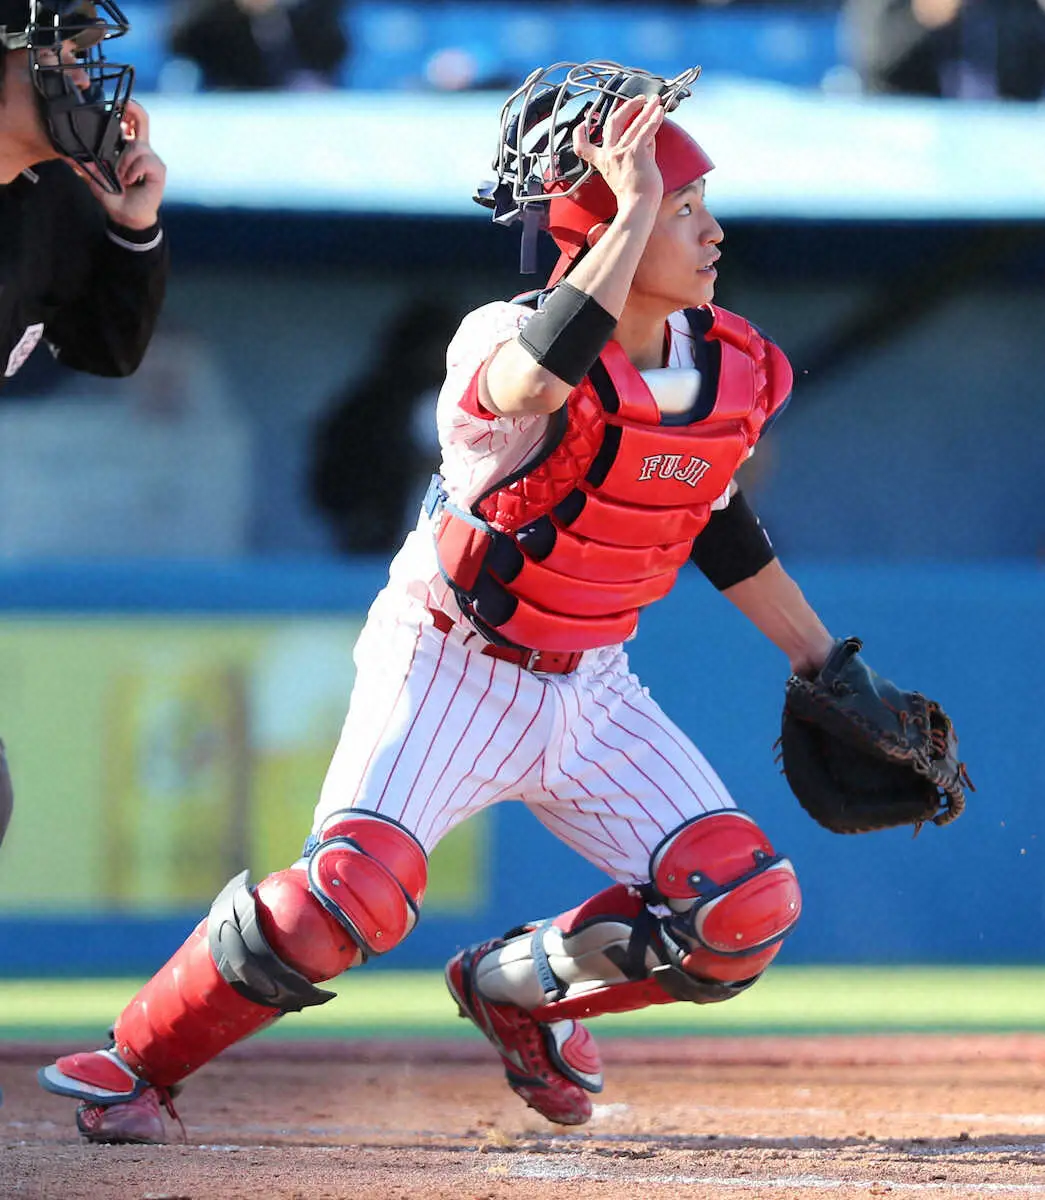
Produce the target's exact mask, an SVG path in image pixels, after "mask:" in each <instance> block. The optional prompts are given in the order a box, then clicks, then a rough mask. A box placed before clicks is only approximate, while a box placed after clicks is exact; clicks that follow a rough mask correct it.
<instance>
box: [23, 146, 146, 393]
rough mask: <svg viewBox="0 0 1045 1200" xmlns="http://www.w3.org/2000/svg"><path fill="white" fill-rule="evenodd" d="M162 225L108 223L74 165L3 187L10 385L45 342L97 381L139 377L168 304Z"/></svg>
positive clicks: (40, 170)
mask: <svg viewBox="0 0 1045 1200" xmlns="http://www.w3.org/2000/svg"><path fill="white" fill-rule="evenodd" d="M167 260H168V256H167V247H166V243H165V239H164V238H163V236H162V234H161V232H160V228H159V226H158V225H157V226H156V227H155V228H153V229H147V230H144V231H137V230H130V229H124V228H122V227H121V226H118V225H113V224H112V223H109V222H107V221H106V217H105V213H104V210H103V209H102V208H101V206H100V205H99V204H98V202H97V201H96V200H95V198H94V196H92V195H91V191H90V189H89V188H88V187H87V185H86V184H85V183H84V182H83V180H81V179H79V178H78V177H77V175H76V173H75V172H74V171H73V170H72V168H71V167H69V166H68V165H67V164H66V163H63V162H60V161H54V162H47V163H42V164H40V165H39V166H37V167H34V168H33V170H32V171H31V172H29V171H27V172H25V173H24V174H22V175H20V176H19V177H18V178H17V179H15V180H13V181H12V182H11V183H9V184H6V185H0V387H2V386H3V384H4V382H5V380H6V379H10V378H11V376H12V375H14V374H15V372H16V371H17V370H18V368H19V367H20V366H21V365H22V363H23V362H25V360H26V359H27V358H28V357H29V355H30V354H31V353H32V350H33V348H34V347H35V346H36V345H37V343H38V342H39V341H40V340H41V339H43V340H45V341H46V342H47V343H48V344H49V345H50V346H51V348H52V350H53V351H54V353H55V355H56V357H57V358H58V360H59V361H60V362H62V363H64V364H66V365H67V366H69V367H73V368H75V369H76V370H78V371H89V372H90V373H91V374H93V375H129V374H130V373H131V372H132V371H133V370H134V369H135V368H136V367H137V366H138V364H139V363H140V362H141V360H142V357H143V355H144V354H145V348H146V347H147V346H148V344H149V338H150V337H151V336H152V331H153V326H154V325H155V323H156V317H157V315H158V313H159V311H160V305H161V304H162V303H163V293H164V287H165V285H166V280H167Z"/></svg>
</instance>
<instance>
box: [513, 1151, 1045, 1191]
mask: <svg viewBox="0 0 1045 1200" xmlns="http://www.w3.org/2000/svg"><path fill="white" fill-rule="evenodd" d="M497 1173H498V1174H500V1172H497ZM505 1174H506V1175H507V1177H508V1178H509V1179H511V1178H521V1179H548V1180H555V1181H557V1182H563V1181H566V1180H573V1181H575V1182H584V1183H621V1182H622V1180H621V1177H620V1175H611V1174H608V1173H606V1172H602V1171H591V1170H588V1169H587V1168H586V1167H584V1166H582V1165H581V1164H579V1163H562V1162H553V1163H542V1162H536V1161H534V1160H532V1159H530V1160H528V1161H522V1162H517V1163H513V1164H512V1167H511V1169H510V1170H508V1171H507V1172H505ZM631 1181H633V1182H635V1183H639V1184H641V1185H642V1186H643V1187H646V1186H648V1185H651V1184H666V1185H669V1186H672V1187H678V1186H679V1185H682V1186H684V1187H716V1188H723V1189H727V1190H728V1189H730V1188H733V1189H736V1190H738V1191H754V1190H755V1189H756V1188H757V1189H758V1190H759V1191H766V1190H771V1189H783V1188H803V1189H805V1190H806V1191H814V1192H837V1191H841V1190H842V1189H843V1188H846V1189H853V1188H867V1189H869V1190H870V1189H877V1190H878V1191H879V1192H884V1191H885V1190H886V1189H889V1190H890V1191H893V1192H946V1193H948V1194H950V1195H953V1194H955V1193H958V1194H960V1195H968V1196H984V1195H1003V1196H1045V1184H1038V1183H958V1182H950V1181H947V1180H940V1181H938V1182H933V1183H905V1182H903V1181H901V1180H898V1179H830V1178H828V1177H827V1176H825V1175H809V1174H804V1175H778V1176H774V1177H773V1178H766V1177H765V1176H759V1177H757V1178H752V1179H741V1178H738V1177H736V1176H732V1175H683V1174H647V1173H645V1172H643V1173H642V1174H641V1175H635V1176H634V1178H633V1180H631ZM872 1194H874V1192H872Z"/></svg>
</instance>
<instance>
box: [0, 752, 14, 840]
mask: <svg viewBox="0 0 1045 1200" xmlns="http://www.w3.org/2000/svg"><path fill="white" fill-rule="evenodd" d="M14 804H15V789H14V784H13V783H12V782H11V772H10V771H9V770H8V768H7V755H6V754H5V753H4V743H3V741H0V843H2V842H3V840H4V834H5V833H6V832H7V823H8V821H10V819H11V809H12V808H14Z"/></svg>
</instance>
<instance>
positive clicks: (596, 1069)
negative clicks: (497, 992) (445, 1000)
mask: <svg viewBox="0 0 1045 1200" xmlns="http://www.w3.org/2000/svg"><path fill="white" fill-rule="evenodd" d="M503 944H504V943H503V942H501V941H500V940H496V939H495V940H494V941H489V942H484V943H483V944H482V945H480V946H475V947H473V948H471V949H469V950H461V951H460V952H459V953H457V954H456V955H454V957H453V958H452V959H450V961H449V962H448V963H447V965H446V986H447V987H448V988H449V989H450V994H451V996H453V998H454V999H455V1000H456V1001H457V1006H458V1008H459V1009H460V1010H461V1016H462V1017H467V1018H468V1019H469V1020H471V1021H474V1022H475V1024H476V1025H477V1026H478V1027H479V1029H480V1031H481V1032H482V1033H484V1034H485V1035H486V1037H487V1039H488V1040H489V1041H490V1042H491V1043H492V1044H493V1046H494V1047H495V1049H496V1050H497V1052H498V1053H499V1054H500V1056H501V1061H502V1062H503V1063H504V1073H505V1076H506V1077H507V1079H508V1086H509V1087H510V1088H511V1089H512V1091H513V1092H515V1093H516V1095H518V1096H520V1097H521V1098H522V1099H523V1100H525V1101H526V1103H527V1104H528V1105H529V1106H530V1107H531V1108H532V1109H534V1110H535V1111H537V1112H539V1113H540V1114H541V1116H542V1117H546V1118H547V1119H548V1120H549V1121H554V1122H556V1124H558V1125H583V1124H584V1123H585V1122H586V1121H588V1120H590V1118H591V1111H592V1110H591V1100H590V1099H589V1097H588V1093H589V1092H601V1091H602V1061H601V1059H600V1058H599V1050H598V1047H597V1046H596V1045H595V1039H594V1038H593V1037H592V1036H591V1034H590V1033H589V1032H588V1030H587V1029H586V1028H585V1027H584V1026H583V1025H582V1024H581V1023H580V1022H579V1021H572V1020H570V1021H554V1022H552V1023H550V1024H544V1023H542V1022H540V1021H536V1020H534V1018H533V1017H532V1016H531V1015H530V1014H529V1013H528V1012H527V1011H526V1009H524V1008H520V1007H519V1006H518V1005H516V1004H505V1003H500V1002H498V1003H493V1002H492V1001H489V1000H485V999H484V998H483V997H482V996H480V995H479V993H478V991H477V990H476V988H475V983H474V980H475V969H476V966H477V964H478V962H479V960H480V959H481V958H482V957H483V955H484V954H486V953H487V952H488V951H490V950H494V949H496V948H497V947H499V946H502V945H503Z"/></svg>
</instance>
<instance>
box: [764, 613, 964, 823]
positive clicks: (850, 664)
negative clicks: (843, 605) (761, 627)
mask: <svg viewBox="0 0 1045 1200" xmlns="http://www.w3.org/2000/svg"><path fill="white" fill-rule="evenodd" d="M861 648H862V643H861V642H860V640H859V639H858V638H855V637H849V638H839V639H838V640H837V641H836V642H835V646H834V649H833V650H832V652H831V654H830V655H829V656H828V658H827V661H826V662H825V663H824V665H823V667H821V669H820V670H819V672H817V674H816V675H815V676H814V677H813V678H811V679H805V678H802V677H801V676H800V675H792V676H791V678H790V679H789V680H788V681H787V688H786V696H785V700H784V716H783V722H782V728H781V735H780V754H781V760H782V764H783V768H784V774H785V775H786V776H787V781H788V783H789V784H790V785H791V790H792V791H793V792H794V793H795V795H796V796H797V797H798V800H799V803H800V804H801V805H802V807H803V808H804V809H805V810H806V812H808V813H809V815H810V816H811V817H813V818H814V819H815V820H817V821H819V822H820V824H821V825H823V826H825V827H826V828H827V829H830V830H832V831H833V832H834V833H870V832H872V831H873V830H876V829H889V828H892V827H893V826H896V825H913V826H914V827H915V832H916V833H917V831H918V830H919V829H920V828H921V827H922V825H923V824H924V823H925V822H926V821H931V822H932V823H933V824H934V825H948V824H949V823H950V822H951V821H954V820H957V818H958V817H960V816H961V814H962V810H963V809H964V808H965V790H964V789H965V788H970V789H971V790H975V789H974V788H973V786H972V783H971V781H970V780H969V776H968V774H967V772H966V770H965V764H964V763H963V762H961V761H960V760H959V759H958V737H957V734H956V733H955V732H954V726H953V724H952V723H951V719H950V717H948V716H947V714H946V713H945V712H944V711H943V709H942V708H941V707H940V706H939V704H937V703H936V701H935V700H928V699H926V697H925V696H923V695H922V694H921V693H920V692H908V691H903V690H902V689H900V688H898V687H897V686H896V685H895V684H894V683H891V682H890V681H889V680H888V679H883V678H882V676H881V675H879V674H877V672H875V671H874V670H873V669H872V668H871V667H869V666H868V665H867V663H865V662H864V660H863V659H862V658H861V657H860V654H859V651H860V649H861Z"/></svg>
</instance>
